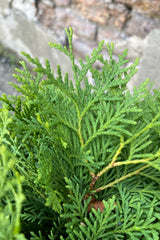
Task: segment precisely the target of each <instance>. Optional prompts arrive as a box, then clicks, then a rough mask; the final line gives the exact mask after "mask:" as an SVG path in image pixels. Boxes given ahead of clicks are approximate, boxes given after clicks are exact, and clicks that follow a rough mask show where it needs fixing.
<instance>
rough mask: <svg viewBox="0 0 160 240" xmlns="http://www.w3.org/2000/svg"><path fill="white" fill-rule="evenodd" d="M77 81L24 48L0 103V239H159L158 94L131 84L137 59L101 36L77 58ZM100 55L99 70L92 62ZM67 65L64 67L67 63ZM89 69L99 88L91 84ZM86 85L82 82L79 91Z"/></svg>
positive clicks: (69, 31) (68, 51)
mask: <svg viewBox="0 0 160 240" xmlns="http://www.w3.org/2000/svg"><path fill="white" fill-rule="evenodd" d="M66 33H67V36H68V42H69V48H68V49H67V47H65V46H62V45H60V44H57V43H49V45H50V46H51V47H53V48H55V49H58V50H59V51H61V52H63V53H64V54H66V55H67V56H68V57H69V59H70V61H71V63H72V70H73V74H74V81H71V79H69V76H68V73H66V74H65V76H64V77H63V76H62V74H61V67H60V66H58V67H57V73H56V74H55V73H54V71H53V70H52V69H51V66H50V63H49V61H48V60H46V65H45V66H42V65H41V63H40V62H39V60H38V59H37V58H32V57H31V56H30V55H29V54H26V53H23V55H24V56H25V57H26V58H27V60H28V61H29V62H30V63H32V64H34V65H35V66H36V68H35V69H34V74H33V73H32V72H31V71H30V70H28V68H27V66H26V64H25V62H24V61H21V65H22V66H23V70H19V69H17V74H16V75H15V77H16V79H17V81H18V82H19V84H17V85H16V84H12V83H11V84H12V85H13V86H14V88H15V89H16V90H17V91H18V92H19V93H20V94H19V95H18V96H6V95H5V94H3V96H2V97H1V102H3V106H2V107H1V109H0V240H12V239H14V240H24V239H31V240H38V239H42V240H48V239H50V240H54V239H61V240H63V239H68V240H75V239H81V240H84V239H89V240H102V239H103V240H104V239H109V240H114V239H115V240H121V239H133V240H140V239H147V240H151V239H154V240H158V239H160V93H159V90H154V92H153V91H151V89H150V88H148V87H147V86H148V80H146V81H145V82H144V83H142V84H141V85H140V87H134V89H133V93H130V92H129V91H128V90H127V83H128V81H129V80H130V79H131V77H132V76H133V75H134V74H135V73H136V71H137V68H136V67H137V65H138V59H137V60H136V61H135V62H134V64H132V65H131V66H130V67H125V64H126V63H127V62H128V60H127V59H126V56H127V50H125V51H124V52H123V53H122V55H119V56H118V61H115V60H114V58H113V50H114V45H113V43H111V44H110V45H109V44H106V47H107V50H108V54H109V60H107V59H104V57H103V55H102V54H101V51H102V50H103V48H104V41H102V42H100V44H99V45H98V47H97V49H94V50H93V53H92V54H91V57H89V56H86V60H85V62H83V61H82V60H79V65H77V64H76V63H75V59H74V54H73V48H72V35H73V31H72V29H71V28H69V29H66ZM96 61H99V62H100V63H101V64H102V68H101V69H100V70H98V69H97V68H95V67H94V63H95V62H96ZM62 67H63V66H62ZM89 71H90V72H91V74H92V78H93V79H94V82H95V84H93V85H92V84H89V81H88V78H87V73H88V72H89ZM82 82H83V87H82Z"/></svg>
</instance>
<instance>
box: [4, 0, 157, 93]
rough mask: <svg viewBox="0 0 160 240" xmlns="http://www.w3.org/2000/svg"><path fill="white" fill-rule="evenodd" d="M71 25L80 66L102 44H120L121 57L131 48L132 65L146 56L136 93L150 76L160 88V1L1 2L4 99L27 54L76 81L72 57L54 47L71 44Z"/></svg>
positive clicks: (117, 46) (136, 79)
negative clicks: (59, 68)
mask: <svg viewBox="0 0 160 240" xmlns="http://www.w3.org/2000/svg"><path fill="white" fill-rule="evenodd" d="M65 27H72V28H73V31H74V41H73V47H74V52H75V56H76V60H77V63H78V59H79V58H82V59H84V57H85V56H86V55H90V54H91V52H92V49H93V48H94V47H96V46H97V44H98V42H100V41H101V40H105V42H114V44H115V51H114V54H115V58H116V56H117V55H118V54H121V53H122V51H123V50H124V49H126V48H128V57H129V59H130V63H132V62H133V61H134V60H135V59H136V58H137V57H140V64H139V67H138V68H139V71H138V73H137V74H136V76H135V77H134V78H133V79H131V81H130V82H129V84H128V88H129V89H130V90H132V88H133V86H134V85H139V84H140V83H141V82H142V81H144V80H145V79H146V78H150V79H151V80H152V81H155V87H156V88H158V87H160V77H159V76H160V66H159V64H160V0H0V95H1V94H2V93H3V92H5V93H7V94H12V93H13V88H12V87H9V85H8V84H7V82H8V81H14V79H13V77H12V74H13V72H14V68H15V67H17V66H18V61H19V59H20V58H21V57H22V56H21V55H20V52H21V51H24V52H27V53H30V54H31V55H32V56H33V57H38V58H39V59H40V60H41V62H42V63H44V61H45V59H49V60H50V62H51V65H52V67H53V68H54V69H56V66H57V64H60V65H61V66H62V72H63V73H65V72H69V74H70V77H72V71H71V65H70V62H69V61H68V59H67V57H65V56H64V55H63V54H62V53H61V54H60V53H58V52H57V51H56V50H54V49H51V48H50V47H49V46H48V42H59V43H61V44H63V45H66V46H67V44H68V43H67V38H66V34H65V31H64V28H65ZM104 54H106V58H107V57H108V56H107V53H104ZM97 67H98V66H97Z"/></svg>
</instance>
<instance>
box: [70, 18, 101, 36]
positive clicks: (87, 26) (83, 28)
mask: <svg viewBox="0 0 160 240" xmlns="http://www.w3.org/2000/svg"><path fill="white" fill-rule="evenodd" d="M69 26H70V27H72V28H73V31H74V33H75V34H76V35H77V36H79V37H80V38H81V39H87V40H95V39H96V33H97V28H96V24H95V23H93V22H90V21H88V20H87V19H83V18H82V17H81V16H78V15H72V16H70V18H68V27H69Z"/></svg>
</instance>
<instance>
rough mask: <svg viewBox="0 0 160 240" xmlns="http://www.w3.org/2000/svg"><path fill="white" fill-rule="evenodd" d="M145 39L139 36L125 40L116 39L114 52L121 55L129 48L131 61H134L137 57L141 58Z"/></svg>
mask: <svg viewBox="0 0 160 240" xmlns="http://www.w3.org/2000/svg"><path fill="white" fill-rule="evenodd" d="M144 43H145V39H141V38H140V37H137V36H131V37H130V38H128V39H125V40H122V39H121V40H120V39H118V40H115V41H114V54H115V55H119V54H122V52H123V51H124V50H125V49H126V48H127V49H128V56H127V58H129V59H130V61H134V60H135V59H136V58H137V57H139V58H141V56H142V54H143V50H144Z"/></svg>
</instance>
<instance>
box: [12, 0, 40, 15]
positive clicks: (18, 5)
mask: <svg viewBox="0 0 160 240" xmlns="http://www.w3.org/2000/svg"><path fill="white" fill-rule="evenodd" d="M11 8H12V9H13V8H14V9H16V10H18V11H20V12H22V13H24V14H25V15H26V17H27V18H28V19H30V20H36V19H37V18H36V11H37V10H36V7H35V1H34V0H27V1H19V0H14V1H12V4H11Z"/></svg>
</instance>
